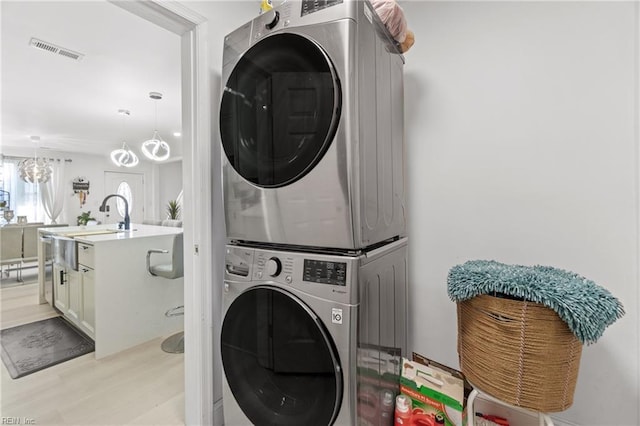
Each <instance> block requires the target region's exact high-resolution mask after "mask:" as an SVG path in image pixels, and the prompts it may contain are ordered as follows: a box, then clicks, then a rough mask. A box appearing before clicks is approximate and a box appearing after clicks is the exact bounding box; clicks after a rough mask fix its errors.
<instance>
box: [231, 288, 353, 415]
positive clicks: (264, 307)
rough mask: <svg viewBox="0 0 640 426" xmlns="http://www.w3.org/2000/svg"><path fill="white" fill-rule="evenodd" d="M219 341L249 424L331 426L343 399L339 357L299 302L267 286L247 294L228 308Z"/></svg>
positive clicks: (236, 398)
mask: <svg viewBox="0 0 640 426" xmlns="http://www.w3.org/2000/svg"><path fill="white" fill-rule="evenodd" d="M221 340H222V344H221V346H222V365H223V368H224V372H225V375H226V378H227V383H228V384H229V388H231V392H232V393H233V396H234V397H235V400H236V401H237V403H238V405H239V406H240V408H241V409H242V411H243V412H244V414H245V415H246V416H247V418H248V419H249V420H250V421H251V422H252V423H253V424H256V425H280V426H283V425H290V426H301V425H321V426H327V425H330V424H332V423H333V421H334V419H335V417H336V415H337V413H338V410H339V409H340V402H341V400H342V373H341V372H340V366H339V361H338V354H337V351H336V349H335V347H334V345H333V343H332V341H331V339H330V338H329V335H328V333H327V331H326V329H325V328H324V326H323V324H322V322H321V321H320V320H319V319H318V318H317V317H316V316H315V314H313V312H312V311H311V310H310V309H309V307H307V306H306V305H305V304H304V303H303V302H302V301H300V300H298V299H297V298H295V297H294V296H292V295H290V294H289V293H286V292H284V291H282V290H280V289H277V288H272V287H266V286H265V287H255V288H253V289H251V290H249V291H246V292H245V293H242V294H241V295H240V296H238V297H237V298H236V299H235V300H234V302H233V303H232V304H231V306H230V307H229V309H228V310H227V313H226V315H225V318H224V322H223V324H222V339H221Z"/></svg>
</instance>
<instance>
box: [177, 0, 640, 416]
mask: <svg viewBox="0 0 640 426" xmlns="http://www.w3.org/2000/svg"><path fill="white" fill-rule="evenodd" d="M184 3H185V5H186V6H187V7H189V8H190V9H193V10H194V11H196V12H198V13H200V14H202V15H203V16H205V17H206V18H207V19H208V20H209V25H208V31H209V34H208V39H209V41H210V45H209V54H210V58H209V61H210V68H211V75H212V80H213V81H214V83H212V84H213V85H215V84H216V83H215V82H217V81H218V78H219V75H220V70H221V60H222V40H223V37H224V35H225V34H227V33H228V32H230V31H232V30H233V29H235V28H237V27H238V26H240V25H241V24H243V23H245V22H246V21H248V20H249V19H251V18H253V17H254V16H255V15H256V14H257V9H258V7H257V6H258V2H257V1H216V2H191V1H187V2H184ZM402 4H403V7H404V9H405V11H406V12H407V16H408V18H409V23H410V25H411V27H412V29H413V30H414V31H415V33H416V39H417V41H416V45H415V46H414V47H413V48H412V50H411V51H409V52H408V53H407V54H406V59H407V64H406V67H405V71H406V72H405V76H406V77H405V98H406V102H405V104H406V118H405V120H406V140H407V160H408V173H407V179H408V186H409V194H408V200H409V236H410V239H411V240H410V241H411V242H410V257H411V258H410V280H411V286H412V289H411V291H412V293H411V300H412V305H411V312H410V316H411V319H412V321H411V326H412V330H411V337H412V345H413V349H414V350H416V351H417V352H420V353H422V354H424V355H426V356H428V357H431V358H434V359H436V360H439V361H441V362H444V363H447V364H450V365H453V366H456V365H457V353H456V318H455V305H454V304H453V303H452V302H450V301H449V299H448V298H447V295H446V276H447V272H448V270H449V268H450V267H452V266H453V265H455V264H458V263H461V262H464V261H466V260H469V259H495V260H499V261H502V262H506V263H518V264H528V265H530V264H545V265H550V266H556V267H561V268H565V269H569V270H572V271H574V272H577V273H579V274H582V275H584V276H586V277H588V278H590V279H593V280H594V281H596V282H597V283H599V284H601V285H603V286H605V287H607V288H608V289H609V290H611V291H612V292H613V294H614V295H615V296H617V297H618V298H619V299H620V300H621V301H622V303H623V304H624V305H625V308H626V310H627V314H626V316H625V317H624V318H623V319H622V320H620V321H618V322H617V323H616V324H614V325H613V326H611V327H610V328H609V329H607V331H606V332H605V335H604V337H603V338H602V339H601V340H600V341H599V342H598V343H596V344H595V345H592V346H588V347H585V348H584V351H583V361H582V368H581V372H580V377H579V380H578V388H577V391H576V395H575V401H574V406H573V407H572V408H571V409H569V410H567V411H565V412H563V413H559V414H557V415H556V417H557V418H559V419H561V420H562V421H563V422H565V423H575V424H581V425H636V424H640V415H639V413H638V407H637V406H638V404H637V401H638V400H639V398H640V395H639V393H638V388H639V380H640V374H639V368H638V367H639V366H638V358H639V356H640V347H639V344H640V342H639V334H640V331H639V324H638V322H639V319H638V302H639V297H640V295H639V292H638V285H639V282H638V281H639V280H638V255H639V254H640V253H639V252H638V244H639V241H638V217H639V215H638V208H637V205H638V204H637V203H638V182H637V176H638V173H639V170H638V158H637V153H638V152H637V146H638V135H637V133H635V132H636V130H634V129H636V128H637V126H638V113H639V111H638V106H637V102H638V100H637V98H638V87H637V80H636V78H637V73H638V66H637V54H638V46H637V44H636V43H637V31H638V28H637V26H638V23H637V20H636V18H635V17H636V16H637V10H636V8H637V5H635V4H634V3H632V2H626V3H624V2H620V3H605V2H599V3H589V2H580V3H578V2H576V3H568V2H567V3H551V2H527V3H507V2H403V3H402ZM214 89H215V90H213V92H214V93H217V89H218V88H217V87H214ZM217 103H218V99H217V95H215V94H214V96H213V97H212V116H213V117H216V116H217V111H218V105H217ZM212 127H213V128H212V143H214V144H217V143H219V141H218V130H217V120H216V119H215V118H214V119H213V120H212ZM216 149H218V151H217V153H216V152H215V149H214V154H215V155H219V147H216ZM218 161H219V157H217V156H216V157H215V158H214V161H213V164H214V167H217V165H218V164H219V162H218ZM213 176H214V185H219V170H216V171H214V172H213ZM213 208H214V211H213V218H214V221H215V220H217V221H220V220H221V217H222V210H221V206H220V205H214V206H213ZM214 229H217V230H221V229H224V226H223V225H222V226H214ZM221 238H222V241H224V235H218V236H216V240H218V241H220V239H221ZM213 261H215V262H220V261H221V260H220V259H213ZM213 285H215V283H213ZM215 306H218V308H217V309H219V304H218V305H215V304H214V307H215ZM218 314H219V312H218ZM216 353H217V351H216ZM215 383H216V388H215V389H216V391H215V393H216V396H219V395H220V394H219V390H218V389H219V383H220V378H219V377H215ZM216 399H217V398H216Z"/></svg>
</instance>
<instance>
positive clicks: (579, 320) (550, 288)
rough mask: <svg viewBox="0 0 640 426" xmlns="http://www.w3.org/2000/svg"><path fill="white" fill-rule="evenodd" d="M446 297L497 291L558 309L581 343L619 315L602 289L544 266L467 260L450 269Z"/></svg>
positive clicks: (619, 306)
mask: <svg viewBox="0 0 640 426" xmlns="http://www.w3.org/2000/svg"><path fill="white" fill-rule="evenodd" d="M447 287H448V292H449V297H450V298H451V300H453V301H455V302H461V301H463V300H467V299H471V298H473V297H475V296H478V295H481V294H489V295H494V294H495V293H499V294H502V295H507V296H511V297H515V298H518V299H523V300H528V301H531V302H536V303H540V304H542V305H544V306H546V307H548V308H550V309H553V310H554V311H556V312H557V313H558V316H559V317H560V318H562V319H563V320H564V321H565V322H566V323H567V325H568V326H569V329H570V330H571V331H572V332H573V334H575V336H576V337H577V338H578V339H579V340H580V341H582V342H583V343H587V344H589V343H594V342H595V341H596V340H598V339H599V338H600V336H602V333H604V329H605V328H606V327H607V326H609V325H611V324H613V323H614V322H615V321H616V320H617V319H618V318H621V317H622V316H623V315H624V308H623V306H622V304H621V303H620V302H619V301H618V299H616V298H615V297H613V296H612V295H611V293H609V292H608V291H607V290H606V289H604V288H602V287H600V286H599V285H597V284H596V283H594V282H593V281H590V280H588V279H586V278H584V277H581V276H579V275H577V274H574V273H573V272H568V271H563V270H561V269H556V268H552V267H549V266H539V265H536V266H521V265H505V264H503V263H499V262H495V261H493V260H471V261H468V262H465V263H463V264H462V265H457V266H454V267H453V268H451V270H450V271H449V277H448V279H447Z"/></svg>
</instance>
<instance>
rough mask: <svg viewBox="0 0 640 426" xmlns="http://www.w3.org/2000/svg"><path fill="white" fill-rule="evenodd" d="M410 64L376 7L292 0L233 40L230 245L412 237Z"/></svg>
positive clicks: (227, 177)
mask: <svg viewBox="0 0 640 426" xmlns="http://www.w3.org/2000/svg"><path fill="white" fill-rule="evenodd" d="M403 66H404V59H403V57H402V55H401V54H399V51H398V50H397V47H396V45H395V43H394V41H393V40H392V39H391V37H390V36H389V34H388V32H387V30H386V29H385V28H384V26H383V25H382V24H381V23H380V21H379V19H378V17H377V15H376V14H375V12H374V11H373V9H372V6H371V5H370V3H369V2H368V1H361V0H360V1H354V0H344V1H343V0H326V1H322V2H318V1H309V0H297V1H296V0H290V1H287V2H286V3H284V4H282V5H281V6H279V7H277V8H275V9H274V10H272V11H270V12H269V13H266V14H263V15H261V16H259V17H257V18H256V19H254V20H253V21H250V22H248V23H247V24H245V25H243V26H242V27H240V28H238V29H237V30H236V31H234V32H232V33H230V34H229V35H228V36H227V37H226V38H225V42H224V54H223V71H222V82H223V90H222V96H221V101H220V105H221V108H220V134H221V140H222V146H223V150H224V155H223V182H224V197H225V200H224V201H225V217H226V225H227V237H228V240H229V241H230V242H233V241H253V242H265V243H274V244H284V245H297V246H307V247H327V248H342V249H360V248H365V247H369V246H371V245H374V244H377V243H379V242H381V241H386V240H387V239H390V238H394V237H398V236H404V235H405V234H406V231H405V230H406V218H405V184H404V130H403V117H404V115H403V107H404V100H403Z"/></svg>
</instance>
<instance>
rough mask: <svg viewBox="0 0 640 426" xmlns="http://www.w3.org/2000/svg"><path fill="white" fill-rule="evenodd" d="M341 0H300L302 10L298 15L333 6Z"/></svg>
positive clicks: (341, 0)
mask: <svg viewBox="0 0 640 426" xmlns="http://www.w3.org/2000/svg"><path fill="white" fill-rule="evenodd" d="M343 1H344V0H302V12H301V13H300V16H304V15H308V14H310V13H313V12H317V11H319V10H322V9H326V8H327V7H331V6H335V5H336V4H340V3H342V2H343Z"/></svg>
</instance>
